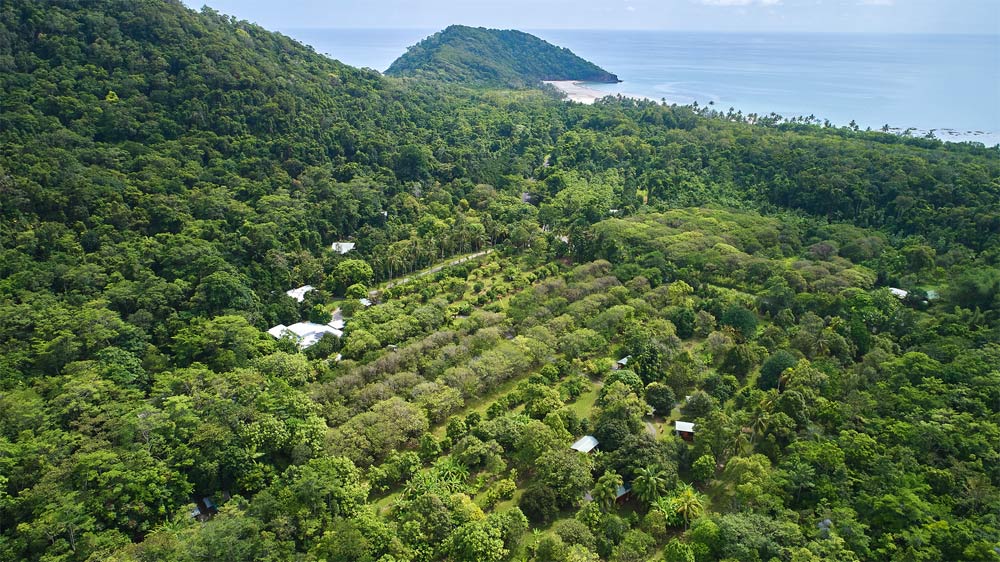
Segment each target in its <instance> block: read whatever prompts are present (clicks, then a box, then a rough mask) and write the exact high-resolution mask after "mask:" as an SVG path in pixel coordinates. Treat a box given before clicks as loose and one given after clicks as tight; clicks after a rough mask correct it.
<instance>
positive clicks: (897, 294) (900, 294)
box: [889, 287, 910, 299]
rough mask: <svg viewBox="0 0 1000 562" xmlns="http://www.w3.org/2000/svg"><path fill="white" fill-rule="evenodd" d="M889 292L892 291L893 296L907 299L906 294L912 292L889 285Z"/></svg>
mask: <svg viewBox="0 0 1000 562" xmlns="http://www.w3.org/2000/svg"><path fill="white" fill-rule="evenodd" d="M889 292H890V293H892V296H894V297H896V298H897V299H905V298H906V295H908V294H910V293H909V291H907V290H905V289H897V288H896V287H889Z"/></svg>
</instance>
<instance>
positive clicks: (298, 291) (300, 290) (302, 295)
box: [285, 285, 316, 302]
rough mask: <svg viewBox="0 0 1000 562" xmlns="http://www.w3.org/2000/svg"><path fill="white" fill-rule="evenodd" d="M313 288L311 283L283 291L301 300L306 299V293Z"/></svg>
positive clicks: (298, 300)
mask: <svg viewBox="0 0 1000 562" xmlns="http://www.w3.org/2000/svg"><path fill="white" fill-rule="evenodd" d="M315 288H316V287H313V286H312V285H303V286H301V287H297V288H295V289H291V290H288V291H285V294H286V295H288V296H290V297H292V298H293V299H295V300H296V301H297V302H302V301H304V300H306V293H308V292H309V291H312V290H313V289H315Z"/></svg>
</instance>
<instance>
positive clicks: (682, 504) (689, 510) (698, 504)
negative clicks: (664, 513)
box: [669, 484, 705, 530]
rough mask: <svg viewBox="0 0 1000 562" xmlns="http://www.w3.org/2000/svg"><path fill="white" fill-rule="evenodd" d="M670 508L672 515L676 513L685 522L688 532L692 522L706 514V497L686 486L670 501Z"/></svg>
mask: <svg viewBox="0 0 1000 562" xmlns="http://www.w3.org/2000/svg"><path fill="white" fill-rule="evenodd" d="M669 508H670V509H671V512H672V513H676V514H677V515H679V516H680V517H681V519H683V520H684V529H685V530H687V529H688V528H690V526H691V521H692V520H694V519H697V518H698V517H701V515H702V514H703V513H704V512H705V496H703V495H702V494H700V493H698V492H697V491H695V489H694V488H692V487H691V486H690V485H688V484H684V485H682V486H681V487H680V489H678V490H677V493H675V494H674V496H673V498H671V499H670V506H669Z"/></svg>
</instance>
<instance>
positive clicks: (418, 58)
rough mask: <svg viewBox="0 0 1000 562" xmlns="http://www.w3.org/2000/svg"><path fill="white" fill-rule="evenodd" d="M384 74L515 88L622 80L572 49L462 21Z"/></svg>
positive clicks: (419, 46) (417, 47) (419, 45)
mask: <svg viewBox="0 0 1000 562" xmlns="http://www.w3.org/2000/svg"><path fill="white" fill-rule="evenodd" d="M385 73H386V74H387V75H389V76H417V77H424V78H432V79H435V80H442V81H446V82H466V83H474V84H481V85H491V86H503V87H514V88H522V87H531V86H537V85H539V83H540V82H543V81H566V80H573V81H581V82H602V83H611V84H613V83H617V82H620V80H619V79H618V77H617V76H615V75H614V74H611V73H610V72H608V71H606V70H604V69H603V68H601V67H599V66H597V65H596V64H594V63H592V62H590V61H587V60H584V59H582V58H580V57H578V56H577V55H575V54H573V52H572V51H570V50H569V49H566V48H563V47H558V46H556V45H553V44H551V43H549V42H547V41H545V40H543V39H540V38H538V37H535V36H534V35H531V34H528V33H524V32H522V31H516V30H500V29H486V28H483V27H468V26H464V25H452V26H449V27H448V28H446V29H445V30H443V31H439V32H438V33H435V34H434V35H431V36H430V37H427V38H426V39H424V40H422V41H421V42H419V43H417V44H416V45H414V46H412V47H410V48H409V49H408V50H407V52H406V53H405V54H404V55H403V56H401V57H399V58H398V59H396V61H395V62H393V63H392V65H391V66H389V68H388V70H386V71H385Z"/></svg>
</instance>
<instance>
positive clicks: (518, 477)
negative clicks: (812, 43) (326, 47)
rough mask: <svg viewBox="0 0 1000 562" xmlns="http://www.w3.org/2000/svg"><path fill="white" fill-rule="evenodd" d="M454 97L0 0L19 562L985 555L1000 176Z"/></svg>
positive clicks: (3, 485)
mask: <svg viewBox="0 0 1000 562" xmlns="http://www.w3.org/2000/svg"><path fill="white" fill-rule="evenodd" d="M430 77H433V76H430ZM427 78H429V77H428V76H425V77H424V78H413V77H410V78H394V77H383V76H381V75H379V74H377V73H375V72H372V71H366V70H360V69H355V68H351V67H349V66H345V65H343V64H340V63H338V62H336V61H333V60H330V59H327V58H325V57H323V56H320V55H318V54H316V53H314V52H313V51H312V50H311V49H309V48H308V47H304V46H302V45H300V44H298V43H296V42H295V41H293V40H291V39H288V38H286V37H284V36H281V35H279V34H275V33H271V32H268V31H266V30H264V29H261V28H259V27H257V26H254V25H252V24H249V23H247V22H243V21H237V20H235V19H233V18H231V17H228V16H224V15H221V14H219V13H216V12H214V11H212V10H210V9H207V8H206V9H203V10H202V11H201V12H195V11H192V10H188V9H187V8H185V7H184V6H183V5H182V4H181V3H180V2H178V1H174V0H171V1H157V0H145V1H141V2H133V1H126V0H88V1H84V0H60V1H45V2H36V1H32V0H7V1H5V2H3V3H0V84H2V88H0V92H2V94H0V96H2V97H0V560H39V561H88V560H93V561H97V560H101V561H104V560H114V561H153V560H180V561H184V560H191V561H195V560H233V561H243V560H274V561H278V560H302V561H328V562H333V561H372V562H375V561H379V562H401V561H414V562H416V561H433V560H450V561H469V562H473V561H477V562H478V561H504V560H517V561H538V562H542V561H555V562H564V561H565V562H584V561H586V562H591V561H598V560H608V561H615V562H626V561H636V562H641V561H646V560H652V561H657V562H659V561H661V560H662V561H667V562H680V561H683V562H689V561H691V562H694V561H696V562H707V561H714V560H738V561H771V560H778V561H787V562H808V561H819V560H837V561H845V562H849V561H855V560H858V561H860V560H877V561H939V560H947V561H952V560H955V561H957V560H977V561H990V560H992V561H997V560H1000V149H997V148H987V147H983V146H982V145H976V144H946V143H941V142H939V141H935V140H929V139H913V138H907V137H901V136H895V135H890V134H884V133H878V132H866V131H858V130H854V129H851V128H835V127H829V126H820V125H816V124H812V123H809V122H804V121H802V120H797V119H788V120H786V119H783V118H781V117H779V116H774V115H771V116H758V115H742V114H739V113H734V112H729V113H719V112H715V111H712V110H709V109H706V108H698V107H680V106H668V105H665V104H658V103H654V102H649V101H637V100H630V99H621V98H606V99H605V100H602V101H600V102H598V103H597V104H595V105H593V106H583V105H579V104H573V103H566V102H562V101H560V100H558V99H555V98H554V97H553V96H551V95H550V94H548V93H546V92H544V91H541V90H535V89H530V88H528V89H512V90H507V89H495V88H488V87H483V86H482V85H481V84H475V83H472V84H470V83H457V82H450V83H445V82H442V81H441V80H435V79H427ZM438 78H440V77H438ZM338 241H350V242H354V243H355V244H356V246H355V247H354V250H353V251H352V252H350V253H345V254H341V253H340V252H339V251H334V250H333V249H332V248H331V245H332V244H333V243H335V242H338ZM466 258H468V259H466ZM305 284H310V285H312V286H314V287H316V289H315V290H313V291H311V292H309V293H307V294H306V295H305V297H304V299H303V300H302V302H297V301H296V300H295V299H293V298H291V297H289V296H287V295H286V291H288V290H289V289H292V288H295V287H298V286H300V285H305ZM890 288H894V289H903V290H905V291H906V293H905V296H904V295H903V294H902V292H900V291H896V292H895V293H894V292H893V291H891V290H890ZM362 297H363V298H371V299H372V300H374V301H375V303H374V305H372V306H370V307H365V306H364V305H363V304H361V303H360V302H359V298H362ZM335 312H336V314H338V315H341V316H342V317H343V318H345V319H346V326H345V327H344V333H343V336H342V337H341V338H336V337H331V336H326V337H324V338H323V339H321V340H320V341H319V343H317V344H315V345H313V346H311V347H308V348H307V349H305V350H300V349H299V346H298V345H296V342H295V341H294V340H292V339H291V338H288V337H284V338H282V339H275V338H274V337H272V336H271V335H269V334H268V333H267V332H266V330H268V328H270V327H272V326H275V325H276V324H292V323H295V322H299V321H301V320H305V319H308V320H311V321H314V322H319V323H325V322H328V321H330V319H331V314H332V313H335ZM626 357H627V358H628V360H627V361H623V362H622V363H617V361H619V360H620V359H624V358H626ZM678 421H682V422H692V423H694V435H693V438H692V439H691V440H690V441H688V440H685V439H682V438H681V437H679V436H677V435H674V429H675V427H677V426H676V425H675V424H676V422H678ZM586 435H589V436H593V437H594V438H596V440H597V441H598V443H599V447H598V449H597V450H596V451H592V452H591V453H589V454H588V453H583V452H578V451H576V450H573V449H571V448H570V446H571V445H572V444H573V443H574V442H576V441H577V440H578V439H580V438H581V437H583V436H586ZM624 492H627V493H624ZM206 499H207V500H208V501H206ZM196 510H197V511H196Z"/></svg>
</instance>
